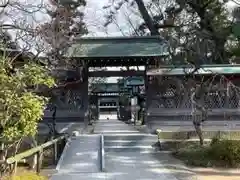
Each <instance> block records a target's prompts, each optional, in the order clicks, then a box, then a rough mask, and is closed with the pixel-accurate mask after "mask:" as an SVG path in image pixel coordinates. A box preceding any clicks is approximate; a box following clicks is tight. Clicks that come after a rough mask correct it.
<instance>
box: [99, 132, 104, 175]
mask: <svg viewBox="0 0 240 180" xmlns="http://www.w3.org/2000/svg"><path fill="white" fill-rule="evenodd" d="M100 152H101V153H100V154H101V157H100V158H101V159H100V161H101V162H100V163H101V171H102V172H104V171H105V151H104V135H103V134H101V138H100Z"/></svg>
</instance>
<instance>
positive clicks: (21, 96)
mask: <svg viewBox="0 0 240 180" xmlns="http://www.w3.org/2000/svg"><path fill="white" fill-rule="evenodd" d="M10 69H13V67H12V66H11V64H10V60H9V59H7V58H4V57H0V104H1V106H0V126H1V129H2V130H1V131H0V136H1V138H4V139H6V140H10V141H12V140H18V139H20V138H21V137H25V136H34V135H35V134H36V131H37V123H38V121H39V120H40V119H41V117H42V115H43V110H44V108H45V105H46V103H47V100H48V99H47V98H45V97H43V96H40V95H37V94H36V92H35V91H36V89H37V88H38V87H39V86H40V85H45V86H48V87H52V86H53V85H54V80H53V79H52V78H51V77H50V76H49V75H48V71H47V70H46V69H45V68H44V67H41V66H39V65H37V64H34V63H28V64H25V65H23V66H20V67H18V68H14V72H12V71H10Z"/></svg>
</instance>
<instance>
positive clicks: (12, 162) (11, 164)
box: [0, 135, 67, 173]
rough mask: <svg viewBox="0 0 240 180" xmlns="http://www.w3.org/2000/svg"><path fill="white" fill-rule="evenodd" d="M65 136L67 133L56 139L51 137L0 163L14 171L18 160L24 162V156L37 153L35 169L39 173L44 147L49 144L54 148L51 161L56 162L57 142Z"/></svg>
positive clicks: (47, 146) (27, 156) (57, 153)
mask: <svg viewBox="0 0 240 180" xmlns="http://www.w3.org/2000/svg"><path fill="white" fill-rule="evenodd" d="M66 138H67V135H62V136H60V137H58V138H56V139H53V140H51V141H48V142H46V143H44V144H42V145H40V146H37V147H34V148H32V149H29V150H27V151H25V152H22V153H20V154H17V155H15V156H12V157H9V158H7V159H6V160H5V161H4V162H0V163H4V164H5V165H7V166H8V167H10V171H11V172H13V173H15V172H16V169H17V164H18V163H19V162H25V159H26V158H29V157H31V156H35V155H37V164H36V171H37V173H40V171H41V167H42V161H43V151H44V149H46V148H49V147H50V146H53V149H54V151H53V154H54V156H53V161H54V163H57V160H58V155H59V153H60V151H59V150H60V149H59V147H58V143H59V142H60V141H64V140H65V139H66Z"/></svg>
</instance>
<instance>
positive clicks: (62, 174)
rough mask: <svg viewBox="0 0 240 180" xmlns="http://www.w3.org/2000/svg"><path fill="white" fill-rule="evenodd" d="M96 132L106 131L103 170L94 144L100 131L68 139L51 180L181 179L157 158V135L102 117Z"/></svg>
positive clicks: (103, 132)
mask: <svg viewBox="0 0 240 180" xmlns="http://www.w3.org/2000/svg"><path fill="white" fill-rule="evenodd" d="M94 133H96V134H103V135H104V149H105V157H104V158H105V170H104V172H100V171H99V163H100V162H99V159H98V158H97V151H98V150H97V149H96V148H95V147H97V146H98V145H99V144H98V142H100V141H98V142H97V138H96V139H94V138H93V137H98V136H99V135H93V136H79V137H77V138H76V140H73V141H71V143H69V147H68V148H69V150H68V151H67V152H66V157H67V158H65V160H63V159H64V158H63V159H62V160H60V161H62V162H60V164H61V163H62V165H60V168H58V173H57V174H55V175H53V176H52V178H51V180H79V179H81V180H98V179H99V180H100V179H101V180H126V179H129V180H155V179H158V180H169V179H171V180H178V179H177V178H176V176H174V175H173V174H172V173H171V171H170V170H168V169H166V168H165V167H164V165H163V164H162V163H161V161H159V159H158V158H156V157H157V156H161V155H162V152H158V151H157V150H156V148H155V143H156V142H157V137H156V136H155V135H150V134H143V133H139V132H138V131H137V130H136V129H135V128H134V127H132V126H131V125H128V124H125V123H124V122H121V121H118V120H113V119H111V120H104V119H103V120H99V121H98V122H97V124H96V126H95V131H94ZM87 137H88V138H87ZM91 138H93V139H91ZM79 140H80V141H79ZM87 141H88V142H87ZM84 146H86V147H84ZM99 146H100V145H99ZM93 149H95V150H93ZM83 152H85V154H84V153H83ZM78 153H79V154H78ZM94 163H95V165H94Z"/></svg>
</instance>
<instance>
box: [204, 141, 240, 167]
mask: <svg viewBox="0 0 240 180" xmlns="http://www.w3.org/2000/svg"><path fill="white" fill-rule="evenodd" d="M208 155H209V156H210V157H211V159H213V160H215V161H222V162H224V164H225V165H226V166H230V167H236V166H238V165H239V164H240V142H239V141H236V140H219V141H215V142H212V143H211V146H210V147H209V149H208Z"/></svg>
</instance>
